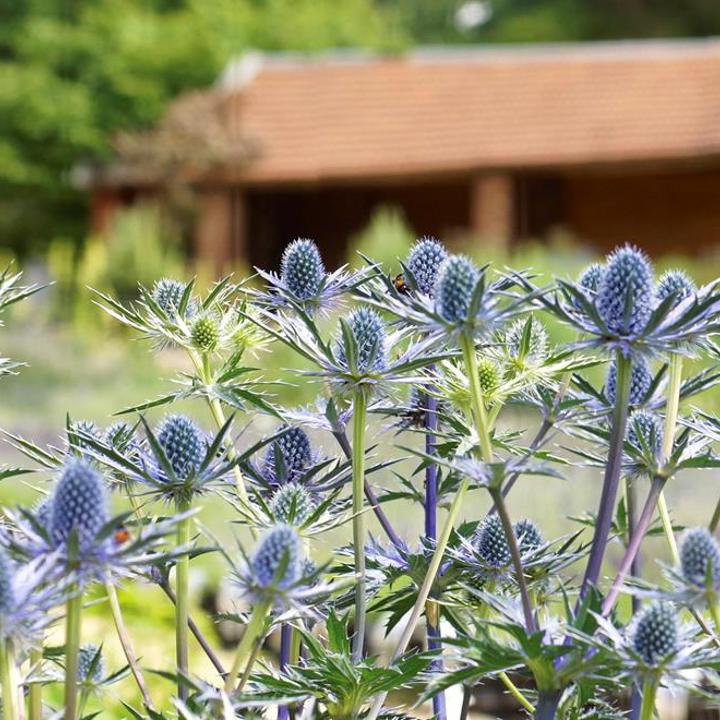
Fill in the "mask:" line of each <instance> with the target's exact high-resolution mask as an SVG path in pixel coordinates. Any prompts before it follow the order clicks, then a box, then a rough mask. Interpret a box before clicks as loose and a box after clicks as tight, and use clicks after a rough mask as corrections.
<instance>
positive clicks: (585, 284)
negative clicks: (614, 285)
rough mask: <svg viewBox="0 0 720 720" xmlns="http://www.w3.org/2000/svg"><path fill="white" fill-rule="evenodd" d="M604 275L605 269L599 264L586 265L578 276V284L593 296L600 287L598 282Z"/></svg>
mask: <svg viewBox="0 0 720 720" xmlns="http://www.w3.org/2000/svg"><path fill="white" fill-rule="evenodd" d="M604 274H605V267H604V266H603V265H601V264H600V263H593V264H592V265H588V266H587V267H586V268H585V269H584V270H583V271H582V273H581V274H580V278H579V280H578V284H579V285H580V287H581V288H583V290H587V291H588V292H589V293H591V294H595V293H596V292H597V291H598V288H599V287H600V281H601V280H602V278H603V275H604Z"/></svg>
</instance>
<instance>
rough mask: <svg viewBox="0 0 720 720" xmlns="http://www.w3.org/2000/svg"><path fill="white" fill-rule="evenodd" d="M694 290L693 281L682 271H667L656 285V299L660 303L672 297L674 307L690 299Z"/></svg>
mask: <svg viewBox="0 0 720 720" xmlns="http://www.w3.org/2000/svg"><path fill="white" fill-rule="evenodd" d="M696 290H697V287H696V285H695V283H694V282H693V280H692V279H691V278H690V277H689V276H688V275H687V273H685V272H683V271H682V270H668V271H667V272H666V273H664V274H663V275H662V276H661V277H660V279H659V280H658V284H657V296H658V299H659V300H661V301H662V300H665V299H666V298H669V297H672V298H673V300H674V304H675V305H678V304H680V303H681V302H682V301H683V300H685V299H686V298H688V297H690V296H691V295H692V294H693V293H694V292H695V291H696Z"/></svg>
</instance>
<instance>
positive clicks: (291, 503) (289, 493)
mask: <svg viewBox="0 0 720 720" xmlns="http://www.w3.org/2000/svg"><path fill="white" fill-rule="evenodd" d="M315 506H316V503H315V502H314V500H313V497H312V495H311V494H310V493H309V492H308V490H306V489H305V487H304V486H303V485H298V484H297V483H293V482H290V483H287V484H286V485H283V486H282V487H280V488H278V490H277V491H276V492H275V495H273V498H272V500H271V502H270V510H271V511H272V514H273V515H274V516H275V518H276V519H277V521H278V522H280V523H286V524H287V525H291V526H293V527H295V526H298V525H302V524H303V523H304V522H305V521H306V520H307V519H308V517H310V516H311V515H312V513H313V511H314V509H315Z"/></svg>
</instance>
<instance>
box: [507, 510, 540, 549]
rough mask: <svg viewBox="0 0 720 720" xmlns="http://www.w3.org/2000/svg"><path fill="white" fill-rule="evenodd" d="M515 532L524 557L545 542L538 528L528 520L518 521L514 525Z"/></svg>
mask: <svg viewBox="0 0 720 720" xmlns="http://www.w3.org/2000/svg"><path fill="white" fill-rule="evenodd" d="M513 531H514V532H515V537H516V538H517V540H518V545H519V546H520V552H521V553H522V554H523V555H525V554H528V553H532V552H534V551H535V550H537V549H538V548H539V547H542V545H543V543H544V542H545V541H544V540H543V536H542V533H541V532H540V529H539V528H538V526H537V525H536V524H535V523H534V522H533V521H532V520H528V519H527V518H523V519H522V520H518V521H517V522H516V523H515V525H513Z"/></svg>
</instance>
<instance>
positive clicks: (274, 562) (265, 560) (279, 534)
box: [252, 525, 303, 590]
mask: <svg viewBox="0 0 720 720" xmlns="http://www.w3.org/2000/svg"><path fill="white" fill-rule="evenodd" d="M302 569H303V551H302V541H301V540H300V536H299V535H298V534H297V532H296V531H295V530H294V529H293V528H291V527H289V526H288V525H277V526H276V527H274V528H273V529H272V530H270V531H269V532H268V533H267V534H266V535H265V536H264V537H263V538H262V539H261V540H260V543H259V544H258V547H257V550H256V551H255V555H254V556H253V559H252V570H253V573H254V576H255V582H256V583H257V584H258V585H259V586H260V587H263V588H268V587H275V588H279V589H281V590H285V589H287V588H288V587H290V586H291V585H294V584H295V583H296V582H297V581H298V580H300V578H301V577H302Z"/></svg>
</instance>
